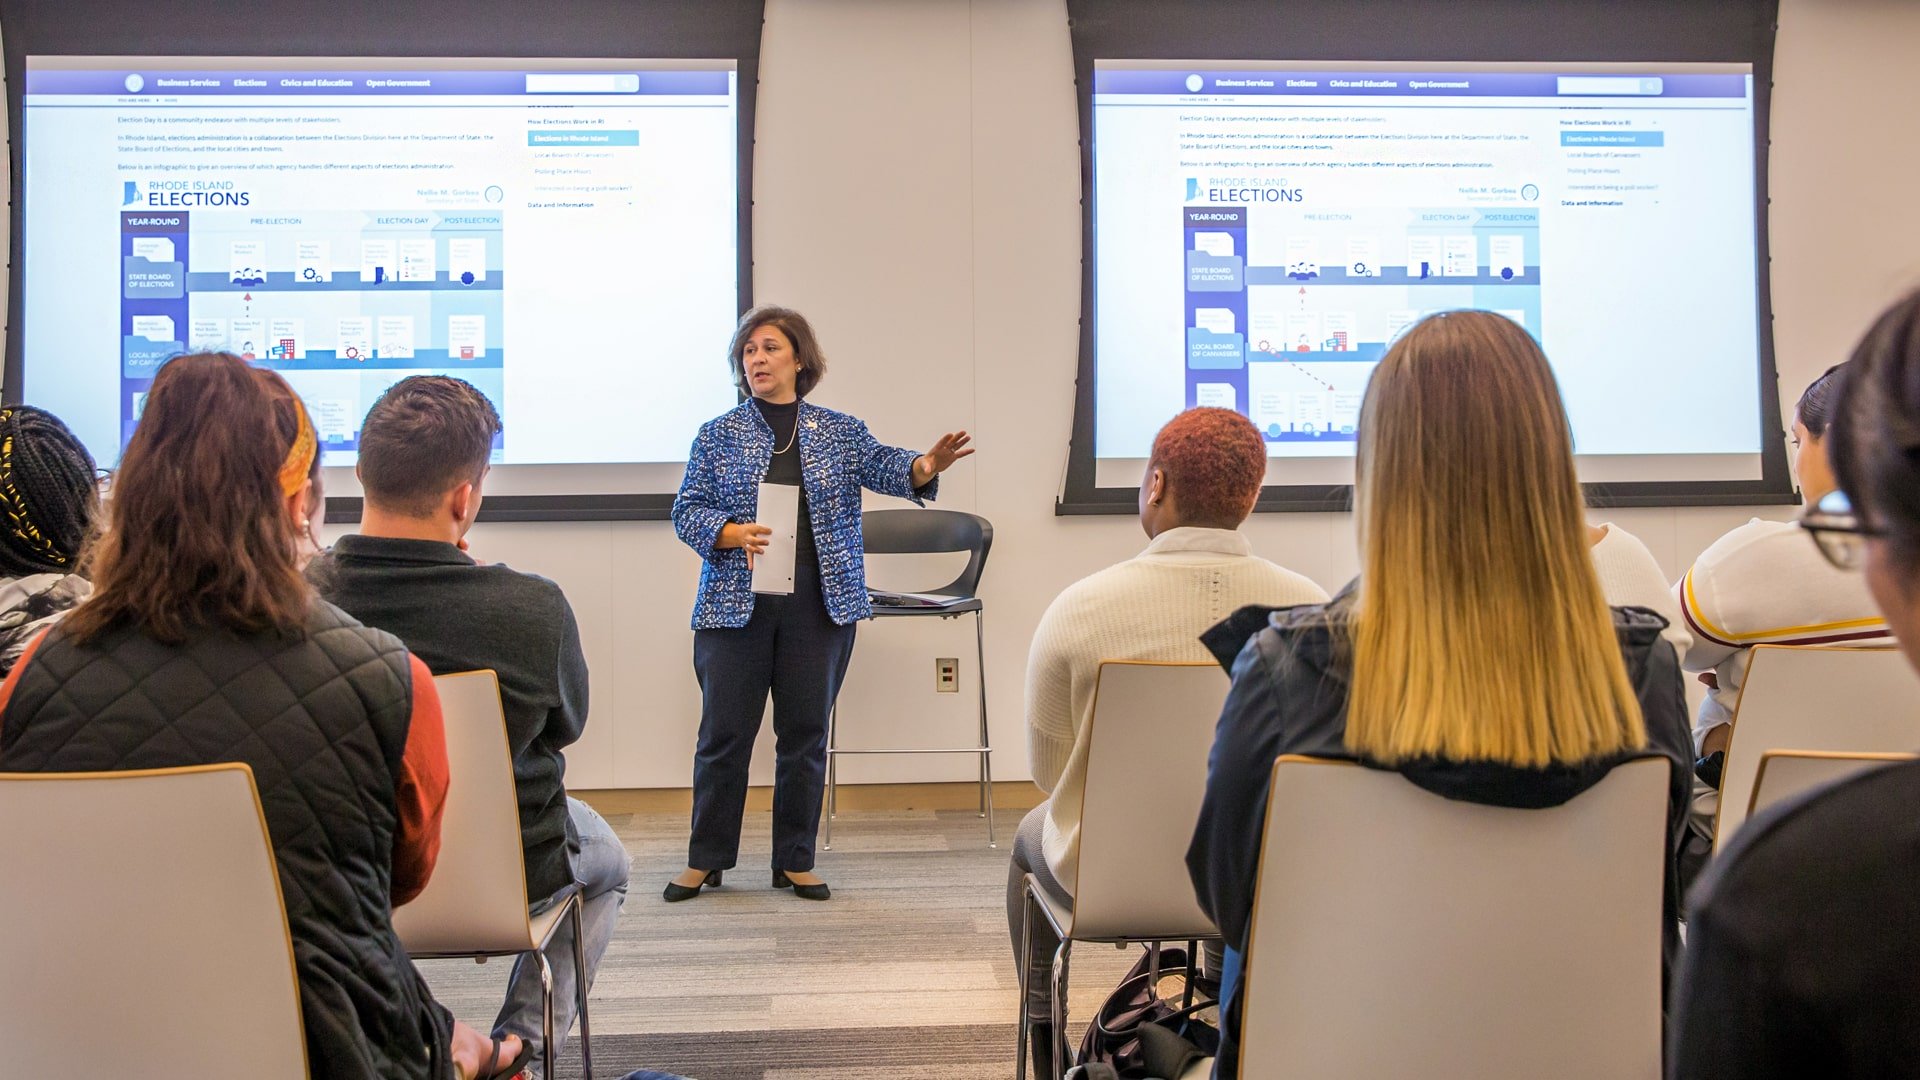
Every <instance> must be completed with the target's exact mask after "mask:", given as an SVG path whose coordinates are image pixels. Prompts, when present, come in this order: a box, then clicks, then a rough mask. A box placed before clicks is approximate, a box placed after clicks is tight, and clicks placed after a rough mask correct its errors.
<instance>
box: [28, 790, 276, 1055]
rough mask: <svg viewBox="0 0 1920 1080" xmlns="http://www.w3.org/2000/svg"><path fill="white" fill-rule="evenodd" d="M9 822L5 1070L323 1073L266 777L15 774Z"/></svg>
mask: <svg viewBox="0 0 1920 1080" xmlns="http://www.w3.org/2000/svg"><path fill="white" fill-rule="evenodd" d="M0 823H4V824H0V866H4V867H5V868H6V869H5V872H4V873H3V874H0V956H4V957H5V961H4V963H5V968H6V973H7V976H6V977H7V982H8V985H9V986H10V988H11V993H9V994H8V996H7V1002H6V1006H5V1007H4V1008H0V1047H4V1048H5V1049H4V1050H0V1060H4V1062H5V1064H4V1065H0V1074H4V1075H7V1076H22V1077H26V1076H62V1077H65V1076H140V1077H162V1078H164V1077H180V1078H183V1080H184V1078H186V1077H200V1076H245V1077H249V1078H260V1080H281V1078H296V1077H305V1076H306V1075H307V1050H306V1033H305V1029H304V1028H303V1027H302V1025H301V1018H300V988H299V983H298V982H297V980H296V977H295V974H294V964H293V940H292V938H291V937H290V936H289V935H288V932H287V914H286V907H285V904H284V902H283V901H282V899H281V896H280V875H279V871H278V869H277V868H276V866H275V864H274V861H273V847H272V842H271V840H270V839H269V837H268V835H267V823H266V817H265V815H264V814H263V813H262V812H261V809H260V799H259V795H258V793H257V792H256V791H255V789H254V786H253V770H251V769H249V768H248V767H247V766H245V765H242V764H238V763H235V764H227V765H201V766H194V767H190V768H179V769H156V770H145V771H129V772H105V773H15V774H7V775H3V776H0Z"/></svg>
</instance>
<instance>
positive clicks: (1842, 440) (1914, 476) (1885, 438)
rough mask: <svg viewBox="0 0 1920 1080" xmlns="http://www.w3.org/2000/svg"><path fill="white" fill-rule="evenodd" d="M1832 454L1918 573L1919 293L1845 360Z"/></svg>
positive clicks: (1844, 486)
mask: <svg viewBox="0 0 1920 1080" xmlns="http://www.w3.org/2000/svg"><path fill="white" fill-rule="evenodd" d="M1844 366H1845V371H1844V373H1843V375H1842V376H1841V378H1840V387H1839V391H1838V392H1837V393H1836V394H1835V396H1834V405H1833V423H1832V432H1833V434H1832V436H1831V439H1830V449H1829V450H1828V451H1827V456H1828V458H1829V459H1830V460H1831V461H1832V462H1833V475H1834V479H1836V480H1838V481H1839V482H1840V489H1841V490H1842V491H1845V492H1846V493H1847V497H1848V498H1849V499H1851V500H1852V501H1853V508H1854V512H1855V513H1857V514H1859V515H1860V517H1861V519H1862V520H1864V521H1865V522H1866V523H1867V524H1869V525H1871V526H1873V527H1875V528H1877V529H1879V530H1880V531H1881V532H1882V533H1883V534H1885V536H1886V539H1887V542H1888V544H1889V546H1890V547H1891V548H1892V552H1893V555H1894V558H1895V559H1896V560H1898V562H1899V563H1900V565H1901V566H1903V567H1906V568H1908V569H1911V570H1916V571H1920V292H1915V293H1912V294H1910V295H1908V296H1907V297H1906V299H1904V300H1901V301H1900V302H1899V303H1897V304H1895V305H1893V306H1892V307H1890V308H1888V309H1887V310H1886V312H1885V313H1883V314H1882V315H1881V316H1880V318H1879V319H1878V320H1876V321H1875V322H1874V324H1873V328H1872V329H1871V330H1868V331H1867V336H1866V337H1864V338H1862V339H1861V340H1860V344H1859V345H1858V346H1856V347H1855V348H1854V350H1853V357H1852V358H1851V359H1849V360H1848V361H1847V363H1846V364H1845V365H1844Z"/></svg>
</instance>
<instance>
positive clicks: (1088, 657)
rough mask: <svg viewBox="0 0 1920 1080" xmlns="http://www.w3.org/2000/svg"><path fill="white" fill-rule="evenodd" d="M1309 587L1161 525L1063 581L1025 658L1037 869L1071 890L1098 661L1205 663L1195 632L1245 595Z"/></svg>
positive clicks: (1212, 532)
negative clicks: (1042, 799)
mask: <svg viewBox="0 0 1920 1080" xmlns="http://www.w3.org/2000/svg"><path fill="white" fill-rule="evenodd" d="M1326 600H1327V594H1326V592H1325V590H1323V589H1321V588H1320V586H1318V585H1315V584H1314V583H1313V582H1312V581H1309V580H1308V579H1306V578H1304V577H1302V576H1301V575H1299V574H1296V573H1294V572H1293V571H1291V570H1285V569H1282V568H1281V567H1278V566H1275V565H1274V564H1273V563H1270V562H1268V561H1267V560H1265V559H1261V558H1257V557H1255V555H1254V554H1253V546H1252V545H1251V544H1250V543H1248V541H1247V538H1246V537H1245V536H1243V535H1241V534H1240V533H1239V532H1237V531H1234V530H1231V529H1197V528H1182V529H1169V530H1167V531H1166V532H1163V533H1161V534H1160V535H1159V536H1157V537H1155V538H1154V540H1153V542H1152V543H1150V544H1148V545H1147V549H1146V550H1145V551H1144V552H1141V553H1140V554H1139V555H1138V556H1136V557H1134V558H1132V559H1129V560H1127V561H1126V562H1123V563H1119V564H1117V565H1114V566H1109V567H1107V568H1106V569H1105V570H1102V571H1100V572H1099V573H1096V574H1093V575H1091V576H1089V577H1086V578H1082V579H1081V580H1080V581H1078V582H1075V583H1074V584H1073V585H1070V586H1068V587H1067V589H1066V590H1065V591H1064V592H1062V593H1061V594H1060V595H1059V596H1058V597H1056V598H1055V599H1054V601H1053V604H1052V606H1050V607H1048V608H1047V613H1046V614H1045V615H1043V616H1041V618H1040V625H1039V627H1038V629H1036V630H1035V631H1034V635H1033V647H1032V650H1031V651H1030V652H1029V654H1028V656H1027V752H1028V754H1029V756H1030V757H1031V760H1032V765H1033V780H1034V783H1036V784H1038V785H1040V787H1041V788H1042V789H1044V790H1046V791H1047V792H1048V793H1049V795H1050V796H1051V799H1050V801H1049V807H1050V809H1049V811H1048V814H1047V819H1046V832H1045V839H1044V843H1043V846H1044V849H1045V852H1046V857H1047V866H1048V867H1049V868H1050V869H1051V870H1052V871H1053V875H1054V877H1055V878H1056V879H1057V880H1058V881H1059V882H1060V884H1061V885H1063V886H1065V887H1066V889H1067V890H1068V891H1069V892H1071V891H1072V890H1073V888H1074V884H1075V880H1076V874H1075V869H1076V867H1077V866H1078V863H1079V857H1080V796H1081V789H1082V785H1083V784H1084V782H1085V779H1086V769H1087V741H1086V731H1087V722H1088V720H1089V719H1091V716H1092V709H1093V689H1094V682H1095V680H1096V679H1097V678H1098V676H1099V672H1100V662H1101V661H1103V660H1160V661H1207V660H1211V659H1212V656H1211V655H1209V654H1208V652H1207V650H1206V647H1205V646H1203V645H1201V644H1200V635H1201V633H1203V632H1204V631H1206V630H1207V629H1208V628H1209V627H1211V626H1213V625H1214V624H1215V623H1217V622H1219V621H1220V620H1221V619H1224V618H1226V617H1227V616H1228V615H1231V614H1232V613H1233V612H1234V611H1235V610H1237V609H1239V608H1241V607H1244V606H1245V605H1247V604H1266V605H1270V606H1274V607H1287V606H1292V605H1295V604H1319V603H1325V602H1326Z"/></svg>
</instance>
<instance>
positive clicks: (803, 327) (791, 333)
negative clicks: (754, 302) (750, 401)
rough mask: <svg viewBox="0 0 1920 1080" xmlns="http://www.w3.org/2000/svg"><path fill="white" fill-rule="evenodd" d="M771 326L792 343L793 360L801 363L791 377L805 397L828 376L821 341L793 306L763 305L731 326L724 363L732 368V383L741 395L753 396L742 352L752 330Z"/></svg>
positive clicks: (797, 389)
mask: <svg viewBox="0 0 1920 1080" xmlns="http://www.w3.org/2000/svg"><path fill="white" fill-rule="evenodd" d="M763 326H771V327H773V328H775V329H777V330H779V331H780V332H781V333H782V334H785V335H786V336H787V340H788V341H789V342H791V343H792V344H793V359H794V361H795V362H796V363H798V364H799V365H800V370H799V372H797V373H796V374H795V376H794V387H793V389H794V393H795V394H797V395H799V396H800V397H806V396H807V395H808V394H810V393H812V392H813V388H814V387H816V386H818V385H820V380H821V379H824V378H826V376H827V354H825V353H823V352H821V351H820V342H819V341H818V340H816V339H815V338H814V336H813V327H812V325H810V324H809V323H808V322H807V317H806V316H805V315H802V314H800V313H799V312H797V311H795V310H793V309H792V308H783V307H776V306H774V305H773V304H762V305H761V306H759V307H757V308H754V309H753V310H752V311H749V312H747V313H746V314H745V315H742V316H740V324H739V325H738V326H736V327H734V329H733V340H732V341H731V342H729V343H728V345H727V363H728V364H729V365H730V366H731V367H732V369H733V385H735V386H737V387H739V388H740V392H741V393H742V394H746V395H748V396H749V397H751V396H752V395H753V388H752V387H750V386H748V385H747V368H746V361H745V360H744V359H743V358H742V354H744V353H745V352H746V351H747V339H749V338H751V337H752V336H753V332H754V331H755V330H758V329H760V328H761V327H763Z"/></svg>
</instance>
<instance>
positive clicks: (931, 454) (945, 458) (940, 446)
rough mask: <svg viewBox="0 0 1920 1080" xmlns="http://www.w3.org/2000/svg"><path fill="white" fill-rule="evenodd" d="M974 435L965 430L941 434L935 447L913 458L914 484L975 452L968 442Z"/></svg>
mask: <svg viewBox="0 0 1920 1080" xmlns="http://www.w3.org/2000/svg"><path fill="white" fill-rule="evenodd" d="M972 441H973V436H971V435H969V434H967V433H966V432H964V431H949V432H947V433H946V434H945V435H942V436H940V438H939V439H938V440H936V441H935V442H934V444H933V448H932V449H930V450H928V451H927V452H926V453H924V454H921V455H920V456H919V457H917V458H914V459H913V486H914V487H920V486H921V485H923V484H925V483H927V482H928V481H930V480H932V479H933V478H934V477H936V476H939V475H940V474H941V473H943V472H946V471H947V470H948V469H951V468H953V463H954V462H956V461H959V460H960V459H961V458H963V457H967V456H968V455H970V454H972V453H973V448H972V447H970V446H968V445H967V444H968V443H970V442H972Z"/></svg>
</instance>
